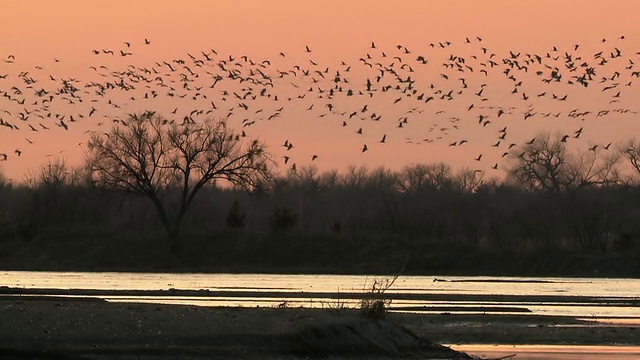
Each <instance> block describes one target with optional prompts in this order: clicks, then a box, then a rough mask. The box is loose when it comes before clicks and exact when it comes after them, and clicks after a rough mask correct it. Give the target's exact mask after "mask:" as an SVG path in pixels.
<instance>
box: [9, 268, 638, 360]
mask: <svg viewBox="0 0 640 360" xmlns="http://www.w3.org/2000/svg"><path fill="white" fill-rule="evenodd" d="M0 275H1V280H0V286H7V287H12V288H24V289H51V290H52V291H54V290H60V289H62V290H65V289H72V290H106V291H116V292H117V291H126V290H146V291H156V290H171V289H173V290H177V291H180V290H196V291H200V292H199V293H198V294H197V296H195V295H194V296H185V295H179V296H164V295H163V296H131V295H109V296H100V295H96V296H98V297H104V298H105V299H107V300H108V301H134V302H161V303H170V304H192V305H200V306H277V305H279V304H283V303H286V304H287V305H288V306H305V307H332V306H335V305H336V304H343V305H346V306H351V305H354V306H355V305H357V302H358V299H359V298H361V295H362V294H363V293H366V292H367V291H369V290H370V289H371V287H372V286H373V284H374V283H376V282H377V284H384V283H386V282H388V281H391V280H392V278H390V277H374V276H364V275H359V276H352V275H271V274H268V275H267V274H162V273H114V272H95V273H92V272H29V271H27V272H25V271H0ZM385 293H386V294H387V295H389V296H390V297H391V298H393V302H392V304H391V310H394V309H395V310H396V311H421V312H430V311H431V312H442V311H443V310H442V309H443V308H449V309H451V308H452V309H454V310H453V311H457V312H469V313H474V312H478V311H483V310H482V309H483V308H487V307H491V308H492V311H493V313H496V312H497V313H513V312H515V313H519V314H522V313H523V312H526V313H530V314H540V315H566V316H573V317H577V318H583V319H591V320H598V321H604V322H608V323H612V322H613V323H616V322H618V323H625V324H634V326H635V325H636V324H637V325H639V326H640V307H639V306H638V299H640V280H637V279H610V278H609V279H608V278H528V277H474V276H465V277H455V276H446V277H444V276H439V277H434V276H401V277H399V278H397V279H396V280H395V282H394V283H393V284H392V285H391V286H390V287H389V289H387V290H386V292H385ZM451 299H455V300H451ZM452 347H453V348H456V349H459V350H462V351H466V352H468V353H471V354H475V355H484V356H492V357H499V356H506V355H509V354H510V353H517V354H518V356H517V359H596V358H602V357H606V358H608V359H632V358H633V359H640V347H636V346H632V347H631V346H629V347H626V346H625V347H616V346H612V347H603V346H597V347H594V346H522V345H520V346H510V345H500V346H494V345H486V344H475V345H460V346H455V345H453V346H452Z"/></svg>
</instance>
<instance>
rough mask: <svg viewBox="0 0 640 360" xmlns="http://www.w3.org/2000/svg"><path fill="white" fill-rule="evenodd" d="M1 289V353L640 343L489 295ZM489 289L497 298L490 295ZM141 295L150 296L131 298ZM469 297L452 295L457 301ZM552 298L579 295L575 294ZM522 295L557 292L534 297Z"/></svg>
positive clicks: (620, 328)
mask: <svg viewBox="0 0 640 360" xmlns="http://www.w3.org/2000/svg"><path fill="white" fill-rule="evenodd" d="M1 290H2V291H1V292H0V323H2V324H3V327H1V328H0V354H9V355H11V356H10V357H9V358H15V357H21V358H27V359H41V358H43V357H44V358H50V357H56V358H78V357H80V356H88V355H91V358H94V359H102V358H118V359H125V358H127V356H134V355H135V356H140V357H141V358H143V359H144V358H148V359H175V358H177V357H179V358H185V357H187V358H189V357H190V358H193V359H201V358H205V357H206V358H212V357H213V358H219V359H227V358H228V359H231V358H243V359H257V358H261V359H263V358H267V359H271V358H273V359H275V358H279V359H282V358H284V359H292V360H293V359H299V358H306V357H311V358H313V356H316V355H317V356H320V355H322V356H324V357H325V358H326V357H328V358H333V359H340V358H350V357H360V358H362V357H363V356H364V357H366V358H377V359H393V358H403V359H406V358H410V359H411V358H416V359H418V358H419V359H424V358H432V357H437V358H456V357H458V358H465V357H464V355H462V354H458V353H451V352H450V350H449V349H447V348H446V347H441V346H439V345H437V344H448V345H451V346H453V347H454V348H456V347H457V346H462V347H461V348H462V349H464V348H465V347H464V345H466V344H503V345H504V344H509V345H514V344H520V345H527V346H530V345H560V346H565V347H567V349H570V348H571V347H572V346H584V345H588V346H592V347H595V348H597V347H598V346H611V345H617V346H623V347H627V346H635V347H638V346H640V321H638V318H637V316H636V317H635V318H633V319H632V318H628V319H597V318H575V317H571V316H552V315H535V314H531V313H529V312H527V311H521V312H516V313H513V312H512V313H510V314H505V313H502V311H504V310H505V308H500V309H498V308H496V307H495V306H490V305H482V306H481V307H482V308H483V309H480V310H482V311H480V310H478V309H475V310H474V311H475V313H469V312H466V311H464V309H463V308H457V307H455V306H449V307H440V308H438V309H436V308H434V307H415V308H411V309H402V308H398V307H396V308H395V310H394V311H392V312H390V313H389V314H388V316H387V317H386V318H385V319H384V320H372V319H369V318H366V317H364V316H363V315H362V314H361V313H360V312H359V311H357V310H355V309H353V308H349V307H343V306H341V304H342V303H341V302H333V303H328V305H327V306H326V307H325V308H324V309H309V308H297V307H291V306H292V305H290V304H289V303H288V302H283V303H281V304H280V305H279V306H278V305H273V306H270V307H209V306H194V305H166V304H155V303H153V302H154V301H157V302H162V301H166V300H167V299H173V300H176V299H187V298H189V297H195V296H198V295H199V296H204V295H206V296H214V295H216V294H215V293H214V292H207V291H204V292H203V291H177V290H169V291H136V290H127V291H96V290H84V291H83V290H54V289H40V290H38V289H18V288H8V287H3V288H1ZM45 294H48V295H45ZM225 294H226V295H233V294H232V293H225ZM245 295H247V296H254V297H259V296H265V294H264V293H255V294H245ZM267 295H268V294H267ZM299 295H300V296H311V295H313V294H299ZM331 295H332V296H336V295H339V294H331ZM343 295H348V294H343ZM486 297H487V299H486V301H490V297H491V295H486ZM494 297H495V296H494ZM102 298H110V299H118V298H119V299H120V301H124V302H108V301H104V300H101V299H102ZM136 298H140V299H144V301H145V302H146V303H136V302H133V301H135V299H136ZM154 298H156V299H155V300H154ZM464 298H465V295H457V296H455V295H454V296H453V297H452V298H451V299H450V301H453V302H455V301H460V300H462V299H464ZM554 299H555V300H554V301H570V302H572V301H580V300H579V299H573V298H572V297H571V296H565V297H562V296H558V297H555V298H554ZM493 300H494V301H505V300H508V299H505V298H502V297H495V298H494V299H493ZM585 300H586V298H585ZM140 301H141V300H140ZM519 301H525V302H532V301H534V302H539V301H542V302H548V301H550V300H549V299H546V298H539V297H534V298H528V300H525V299H524V298H523V299H522V300H519ZM593 301H594V302H593V305H594V306H604V305H606V302H607V301H611V300H607V299H603V300H601V301H596V300H593ZM403 310H404V311H406V310H411V312H404V311H403ZM512 310H513V309H512ZM630 315H631V314H630ZM238 356H239V357H238ZM0 358H2V357H1V356H0ZM5 358H6V357H5Z"/></svg>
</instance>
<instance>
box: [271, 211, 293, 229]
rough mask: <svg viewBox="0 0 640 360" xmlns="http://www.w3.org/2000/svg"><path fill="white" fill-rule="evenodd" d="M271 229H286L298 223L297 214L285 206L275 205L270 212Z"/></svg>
mask: <svg viewBox="0 0 640 360" xmlns="http://www.w3.org/2000/svg"><path fill="white" fill-rule="evenodd" d="M270 223H271V229H272V230H273V231H287V230H289V229H291V228H293V227H294V226H295V225H296V224H297V223H298V215H297V214H296V213H294V212H292V211H291V210H289V209H287V208H286V207H276V208H275V209H273V213H272V214H271V220H270Z"/></svg>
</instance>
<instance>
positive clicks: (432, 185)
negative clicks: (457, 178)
mask: <svg viewBox="0 0 640 360" xmlns="http://www.w3.org/2000/svg"><path fill="white" fill-rule="evenodd" d="M399 176H400V179H399V185H400V189H401V190H402V191H403V192H406V193H410V192H417V191H424V190H442V189H444V188H447V187H449V186H450V185H451V178H452V175H451V167H450V166H449V165H447V164H445V163H436V164H428V165H427V164H414V165H409V166H406V167H405V168H404V169H402V172H401V173H400V175H399Z"/></svg>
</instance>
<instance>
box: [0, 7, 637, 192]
mask: <svg viewBox="0 0 640 360" xmlns="http://www.w3.org/2000/svg"><path fill="white" fill-rule="evenodd" d="M639 13H640V2H638V1H635V0H626V1H615V2H608V1H590V0H583V1H549V0H543V1H510V2H506V1H457V2H452V1H402V2H389V1H377V0H376V1H372V0H367V1H321V2H309V1H293V0H291V1H251V2H249V1H246V2H245V1H189V0H185V1H179V2H176V1H166V0H158V1H153V2H146V1H145V2H143V1H130V0H127V1H120V0H116V1H107V2H92V1H80V0H79V1H66V0H61V1H53V2H52V1H20V0H3V1H1V2H0V31H1V33H2V34H3V35H2V36H1V37H0V118H1V119H2V122H0V124H4V126H0V153H2V154H6V155H7V160H6V161H0V173H2V174H3V176H4V177H5V178H7V179H12V180H13V181H16V182H18V181H22V180H23V179H24V177H25V176H26V175H27V174H28V173H29V172H30V171H33V170H34V169H36V168H37V167H38V166H40V165H42V164H45V163H46V162H47V161H52V159H55V158H56V157H58V158H60V159H64V160H65V161H66V162H67V164H69V165H78V164H80V163H81V161H82V159H83V157H84V152H85V151H86V141H87V139H88V136H89V135H88V134H89V131H108V130H109V129H110V128H111V127H112V126H113V125H114V122H113V119H124V118H126V116H127V114H129V113H139V112H143V111H145V110H156V111H158V112H159V113H160V114H162V115H164V116H165V117H167V118H175V119H176V121H182V119H183V118H184V117H185V116H190V115H192V111H194V110H196V111H197V110H201V114H195V115H193V117H194V118H196V120H201V119H203V118H204V117H206V116H210V117H215V118H218V119H225V120H226V121H227V123H228V124H230V125H232V126H234V127H236V128H237V129H238V131H242V130H244V131H245V132H246V133H247V135H248V137H259V138H260V139H262V140H264V141H265V142H266V143H267V145H268V147H269V151H270V152H271V153H272V154H273V156H274V159H275V160H276V161H277V163H278V164H279V165H278V166H279V170H280V171H286V170H287V169H288V168H289V167H290V166H291V165H292V164H293V163H295V164H297V166H298V167H300V166H304V165H309V164H314V165H316V166H317V167H318V168H319V169H320V170H329V169H338V170H340V169H344V168H346V166H348V165H367V166H369V167H376V166H380V165H384V166H387V167H390V168H393V169H399V168H401V167H402V166H405V165H407V164H411V163H433V162H439V161H444V162H447V163H450V164H451V165H452V167H453V168H461V167H469V168H472V169H480V170H483V171H484V172H485V176H487V177H494V176H495V177H499V176H502V175H503V174H504V172H503V170H502V169H503V167H504V166H506V164H507V162H508V161H509V160H508V159H509V157H502V154H504V152H506V151H508V146H509V145H510V144H517V145H518V146H520V145H522V144H523V143H525V142H526V141H529V140H531V139H532V138H533V137H534V136H536V134H537V133H538V132H540V131H549V132H551V133H555V132H558V133H560V134H569V135H571V136H572V137H573V136H574V134H575V131H576V130H578V129H579V128H583V130H582V132H581V136H580V137H579V138H578V139H574V138H572V141H569V143H568V144H567V145H568V146H569V147H570V148H571V149H575V150H579V151H587V149H588V148H589V147H592V146H593V145H599V146H600V147H603V146H605V145H606V144H608V143H613V144H618V143H619V142H622V141H624V140H627V139H630V138H632V137H634V136H635V135H636V134H638V131H639V130H640V121H639V120H640V118H639V116H638V114H637V113H636V112H637V111H639V110H640V105H639V104H638V99H640V91H639V90H638V89H639V86H640V77H638V76H637V75H634V72H636V74H637V72H638V71H639V70H640V34H638V30H637V29H638V25H637V23H638V19H637V16H638V15H637V14H639ZM145 39H146V40H147V42H148V43H145ZM126 43H129V44H130V46H128V45H127V44H126ZM374 44H375V47H373V46H372V45H374ZM307 47H308V49H309V50H310V51H307ZM554 47H555V48H554ZM94 50H96V51H97V52H98V54H95V53H94ZM109 51H113V55H111V54H110V53H109ZM214 51H215V52H216V53H217V55H216V54H215V53H214ZM600 52H602V54H601V55H599V56H597V54H599V53H600ZM281 53H282V54H281ZM123 54H124V56H123ZM129 54H130V55H129ZM282 55H284V56H282ZM243 56H245V58H243ZM537 56H539V58H538V57H537ZM230 57H231V58H230ZM396 57H397V58H396ZM421 59H424V60H425V61H424V62H426V63H423V61H422V60H421ZM603 60H604V61H603ZM164 62H166V63H168V64H170V65H166V64H164ZM492 62H493V65H492ZM516 63H517V64H516ZM525 67H526V70H525V69H524V68H525ZM588 68H593V69H595V70H594V71H595V75H594V76H593V78H592V79H590V80H589V81H588V86H583V85H581V84H580V81H579V77H580V76H581V75H584V74H585V71H586V70H587V69H588ZM172 69H173V70H172ZM554 69H555V70H556V71H554ZM258 70H260V72H259V71H258ZM481 70H485V71H486V72H484V73H483V72H481ZM505 71H508V72H505ZM230 72H231V73H234V74H236V75H237V77H238V78H242V79H244V80H243V81H242V82H240V81H239V80H238V78H235V79H234V78H229V76H228V75H229V73H230ZM538 72H539V73H538ZM261 73H262V74H264V75H262V74H261ZM554 75H556V76H559V78H558V77H554ZM216 76H219V77H221V79H219V80H218V82H217V83H216V84H215V85H214V86H213V88H212V87H211V86H212V84H213V83H214V81H215V79H216ZM158 77H160V78H161V79H158ZM378 77H380V78H378ZM510 77H511V78H510ZM123 78H124V79H125V82H126V83H127V84H129V85H130V86H131V88H129V89H127V90H124V89H123V88H118V87H116V88H115V89H107V90H105V91H102V94H98V93H99V92H100V87H101V86H106V84H107V83H110V84H116V83H117V82H118V81H121V80H122V79H123ZM248 78H251V79H253V80H260V81H253V80H247V79H248ZM603 78H604V80H603ZM144 79H146V80H149V81H145V80H144ZM367 80H369V81H370V82H371V85H369V89H367V87H368V85H367ZM545 80H546V81H545ZM65 81H67V82H68V83H69V84H72V85H73V86H74V87H75V88H77V89H78V90H77V93H76V97H73V98H72V97H70V95H69V94H68V93H67V94H60V93H59V90H60V89H61V88H62V87H63V85H64V82H65ZM266 83H269V84H268V85H265V84H266ZM331 89H333V90H334V92H333V93H330V91H331ZM349 90H351V91H352V94H353V95H351V94H348V91H349ZM234 92H235V93H236V94H238V95H240V97H238V96H236V95H235V94H234ZM182 95H184V97H183V98H181V97H180V96H182ZM253 96H255V97H256V98H255V99H253ZM276 96H277V100H276ZM564 96H566V98H564V99H563V97H564ZM429 97H433V100H432V101H427V98H429ZM45 99H47V100H48V99H51V101H49V102H48V104H47V105H46V106H45V105H43V102H42V101H43V100H45ZM80 99H81V100H80ZM22 101H24V102H22ZM214 106H215V107H214ZM92 109H94V110H92ZM174 109H177V111H176V112H175V114H172V111H174ZM209 110H210V111H209ZM354 113H355V114H354ZM89 114H91V115H89ZM274 114H277V115H275V116H273V117H272V118H271V120H269V119H268V118H269V116H270V115H274ZM352 114H353V115H352ZM498 114H500V115H498ZM556 114H558V115H556ZM72 116H73V119H74V120H73V121H72V120H70V119H71V117H72ZM253 121H255V122H254V123H252V125H250V126H244V127H243V124H246V123H247V122H253ZM487 121H489V122H488V123H486V122H487ZM62 123H64V124H65V125H66V126H67V127H68V130H65V128H64V126H62ZM343 125H345V126H343ZM400 125H402V127H400ZM30 126H32V127H33V128H31V127H30ZM504 127H507V130H506V131H504V132H500V130H501V129H503V128H504ZM359 132H361V133H362V134H359ZM385 135H386V137H385V142H384V143H381V142H380V140H381V139H382V137H383V136H385ZM500 137H503V138H502V139H501V138H500ZM462 140H465V141H464V142H463V144H462V145H460V141H462ZM285 141H288V142H290V143H292V144H293V145H294V147H293V148H292V149H291V150H286V149H285V148H284V147H283V146H281V145H282V144H283V143H284V142H285ZM498 141H499V142H500V143H499V144H498ZM454 142H455V143H456V146H450V145H451V144H452V143H454ZM365 144H366V145H367V148H368V150H367V151H366V152H364V153H363V152H362V148H363V146H364V145H365ZM495 144H498V145H497V146H493V145H495ZM614 147H615V145H614ZM16 150H17V151H16ZM18 153H19V154H20V155H19V156H18ZM480 154H482V155H483V156H482V157H481V158H480V160H479V161H477V160H475V159H476V158H478V156H479V155H480ZM285 155H286V156H287V157H289V162H288V163H287V164H284V160H283V159H284V158H283V157H284V156H285ZM313 155H317V159H316V160H314V161H313V162H312V161H311V158H312V156H313ZM0 160H2V156H0ZM495 164H498V170H494V169H492V167H493V166H495Z"/></svg>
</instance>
